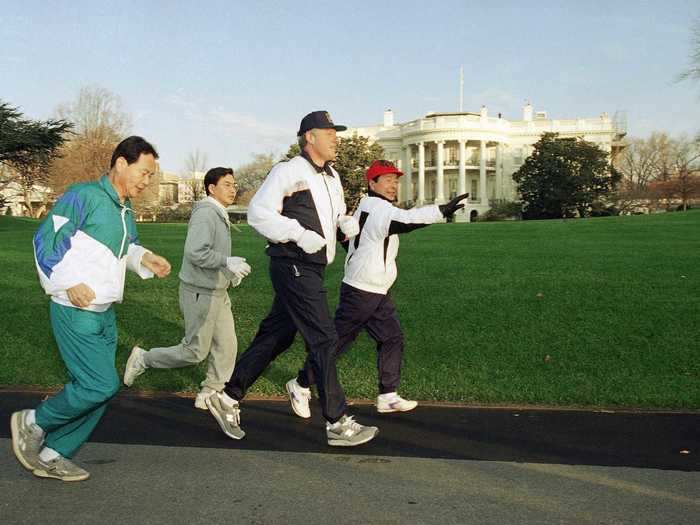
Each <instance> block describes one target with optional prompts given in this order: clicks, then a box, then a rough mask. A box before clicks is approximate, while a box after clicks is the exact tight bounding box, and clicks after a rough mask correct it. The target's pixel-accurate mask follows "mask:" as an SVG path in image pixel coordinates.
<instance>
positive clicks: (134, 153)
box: [109, 135, 158, 169]
mask: <svg viewBox="0 0 700 525" xmlns="http://www.w3.org/2000/svg"><path fill="white" fill-rule="evenodd" d="M142 154H143V155H153V157H154V158H156V159H157V158H158V152H157V151H156V148H154V147H153V145H152V144H151V143H150V142H148V141H147V140H146V139H144V138H143V137H137V136H136V135H132V136H131V137H127V138H125V139H124V140H122V141H121V142H120V143H119V144H118V145H117V147H116V148H114V153H112V161H111V162H110V164H109V167H110V169H111V168H113V167H114V165H115V164H116V163H117V159H118V158H119V157H124V159H125V160H126V163H127V164H133V163H134V162H137V161H138V160H139V157H140V156H141V155H142Z"/></svg>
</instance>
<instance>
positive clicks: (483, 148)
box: [339, 103, 626, 220]
mask: <svg viewBox="0 0 700 525" xmlns="http://www.w3.org/2000/svg"><path fill="white" fill-rule="evenodd" d="M616 117H617V116H616ZM545 132H556V133H559V134H560V136H562V137H581V138H583V139H585V140H587V141H590V142H593V143H595V144H597V145H598V146H599V147H600V148H601V149H603V150H605V151H608V152H610V154H611V158H612V157H614V155H615V154H616V153H617V152H618V151H620V150H621V149H622V148H623V147H624V144H623V142H622V139H623V137H624V136H625V134H626V129H625V123H624V119H623V118H619V117H618V118H613V119H611V118H610V117H609V116H608V114H607V113H602V114H601V115H600V116H599V117H594V118H575V119H551V118H549V117H548V116H547V112H546V111H537V112H535V111H534V109H533V107H532V105H531V104H530V103H527V104H526V105H525V106H524V107H523V118H522V120H507V119H505V118H502V117H501V114H500V113H499V114H498V116H495V117H493V116H489V115H488V110H487V108H486V107H485V106H483V107H482V108H481V111H480V112H479V113H429V114H427V115H425V116H424V117H422V118H418V119H415V120H410V121H408V122H403V123H396V122H394V113H393V111H392V110H390V109H388V110H386V111H385V112H384V122H383V123H382V124H380V125H376V126H368V127H360V128H349V129H348V130H347V131H344V132H342V133H340V134H339V135H340V136H341V137H343V136H345V137H348V136H352V135H353V134H354V133H357V134H358V135H363V136H366V137H369V138H370V139H372V140H374V141H376V142H378V143H379V144H380V145H381V146H382V148H384V153H385V157H386V158H387V160H392V161H394V162H395V163H396V164H397V166H399V167H400V169H401V170H402V171H403V172H404V175H405V176H404V177H403V180H402V184H401V187H400V189H399V202H400V203H415V204H418V205H420V204H425V203H433V202H435V203H444V202H446V201H447V200H449V198H451V197H453V196H456V195H459V194H461V193H466V192H469V193H470V202H469V204H468V206H467V209H466V210H465V212H464V214H462V215H461V217H458V218H459V219H460V220H470V219H472V218H474V217H476V216H477V215H481V214H483V213H484V212H486V211H487V210H488V209H489V201H491V202H493V201H494V200H504V201H512V200H516V199H517V195H516V187H515V183H514V181H513V178H512V175H513V173H514V172H515V171H517V170H518V168H519V167H520V166H521V165H522V164H523V162H524V161H525V159H526V158H527V157H528V156H529V155H530V154H531V153H532V145H533V144H534V143H535V142H537V141H538V140H539V138H540V136H541V135H542V134H543V133H545Z"/></svg>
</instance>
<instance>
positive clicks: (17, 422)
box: [10, 410, 44, 470]
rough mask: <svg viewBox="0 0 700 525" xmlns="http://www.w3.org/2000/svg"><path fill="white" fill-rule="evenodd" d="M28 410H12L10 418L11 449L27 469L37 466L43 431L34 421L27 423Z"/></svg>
mask: <svg viewBox="0 0 700 525" xmlns="http://www.w3.org/2000/svg"><path fill="white" fill-rule="evenodd" d="M29 412H30V411H29V410H20V411H19V412H14V413H13V414H12V417H11V418H10V428H11V430H12V450H13V451H14V453H15V456H17V459H18V460H19V462H20V463H21V464H22V466H23V467H24V468H26V469H27V470H34V469H35V468H37V467H38V466H39V451H40V450H41V445H42V443H43V442H44V431H43V430H41V428H40V427H39V425H37V424H36V423H32V424H29V423H27V415H28V414H29Z"/></svg>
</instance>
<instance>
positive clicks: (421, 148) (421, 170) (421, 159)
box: [418, 142, 425, 205]
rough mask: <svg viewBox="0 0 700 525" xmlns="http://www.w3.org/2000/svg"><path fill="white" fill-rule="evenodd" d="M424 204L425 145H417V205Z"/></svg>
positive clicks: (420, 143)
mask: <svg viewBox="0 0 700 525" xmlns="http://www.w3.org/2000/svg"><path fill="white" fill-rule="evenodd" d="M424 203H425V143H424V142H419V143H418V205H423V204H424Z"/></svg>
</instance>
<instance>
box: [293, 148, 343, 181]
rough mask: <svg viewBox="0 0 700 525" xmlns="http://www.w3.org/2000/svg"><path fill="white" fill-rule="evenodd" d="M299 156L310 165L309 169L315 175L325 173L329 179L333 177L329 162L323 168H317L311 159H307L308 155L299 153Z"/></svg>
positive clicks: (304, 152) (303, 152)
mask: <svg viewBox="0 0 700 525" xmlns="http://www.w3.org/2000/svg"><path fill="white" fill-rule="evenodd" d="M301 156H302V157H303V158H305V159H306V161H307V162H308V163H309V164H311V167H312V168H313V169H314V170H315V171H316V173H323V172H325V173H326V175H328V176H330V177H335V174H334V173H333V170H332V169H331V164H332V162H331V161H330V160H327V161H326V162H325V163H324V164H323V166H319V165H318V164H316V163H315V162H314V161H313V160H311V157H309V154H308V153H306V151H302V152H301Z"/></svg>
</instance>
